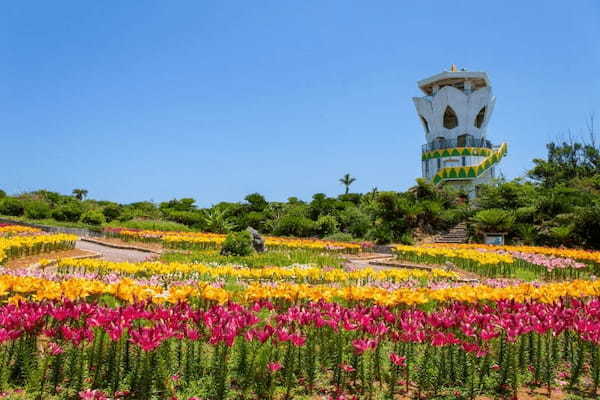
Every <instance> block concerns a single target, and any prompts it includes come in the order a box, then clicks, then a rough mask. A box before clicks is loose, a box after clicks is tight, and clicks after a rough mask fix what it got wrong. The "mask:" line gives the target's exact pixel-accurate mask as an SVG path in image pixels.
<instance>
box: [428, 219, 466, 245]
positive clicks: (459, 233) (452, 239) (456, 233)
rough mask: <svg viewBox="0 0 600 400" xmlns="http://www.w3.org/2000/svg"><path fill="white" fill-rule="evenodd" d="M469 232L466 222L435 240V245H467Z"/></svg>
mask: <svg viewBox="0 0 600 400" xmlns="http://www.w3.org/2000/svg"><path fill="white" fill-rule="evenodd" d="M468 238H469V231H468V229H467V224H466V222H461V223H460V224H458V225H456V226H455V227H454V228H452V229H450V230H449V231H448V232H447V233H444V234H441V235H439V236H438V237H436V238H435V243H467V239H468Z"/></svg>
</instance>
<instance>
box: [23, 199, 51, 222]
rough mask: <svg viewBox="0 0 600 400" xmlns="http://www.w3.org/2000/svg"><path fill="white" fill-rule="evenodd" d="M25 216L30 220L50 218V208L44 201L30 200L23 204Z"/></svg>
mask: <svg viewBox="0 0 600 400" xmlns="http://www.w3.org/2000/svg"><path fill="white" fill-rule="evenodd" d="M25 216H26V217H27V218H30V219H45V218H48V217H50V206H49V205H48V203H46V202H45V201H41V200H31V201H28V202H27V203H25Z"/></svg>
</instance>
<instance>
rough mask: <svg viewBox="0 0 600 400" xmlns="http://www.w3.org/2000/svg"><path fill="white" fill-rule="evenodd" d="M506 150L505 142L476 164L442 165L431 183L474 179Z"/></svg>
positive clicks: (495, 162)
mask: <svg viewBox="0 0 600 400" xmlns="http://www.w3.org/2000/svg"><path fill="white" fill-rule="evenodd" d="M507 152H508V145H507V144H506V143H502V144H501V145H500V147H499V148H498V149H497V150H494V151H493V152H492V154H490V155H489V156H487V157H486V158H484V159H483V160H482V161H481V162H480V163H479V164H477V165H467V166H464V167H444V168H441V169H439V170H438V171H437V172H436V174H435V175H434V177H433V179H432V180H433V183H434V184H438V183H441V182H443V181H449V180H464V179H474V178H477V177H479V176H481V174H483V173H484V172H485V171H487V170H488V169H489V168H491V167H493V166H494V165H496V164H497V163H498V162H499V161H500V159H501V158H502V157H504V156H505V155H506V153H507Z"/></svg>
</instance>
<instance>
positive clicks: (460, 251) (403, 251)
mask: <svg viewBox="0 0 600 400" xmlns="http://www.w3.org/2000/svg"><path fill="white" fill-rule="evenodd" d="M394 251H395V252H397V253H399V254H400V255H409V256H413V257H423V256H426V257H439V258H440V262H443V261H444V260H443V259H446V258H460V259H463V260H470V261H474V262H476V263H479V264H482V265H490V264H498V263H507V264H512V263H513V262H514V258H513V257H512V256H511V255H509V254H496V253H493V252H483V251H477V250H475V248H454V247H451V246H437V245H436V246H430V245H426V246H405V245H397V246H394Z"/></svg>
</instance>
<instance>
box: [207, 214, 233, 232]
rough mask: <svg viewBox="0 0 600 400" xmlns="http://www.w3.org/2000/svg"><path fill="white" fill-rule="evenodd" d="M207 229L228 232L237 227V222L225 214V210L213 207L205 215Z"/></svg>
mask: <svg viewBox="0 0 600 400" xmlns="http://www.w3.org/2000/svg"><path fill="white" fill-rule="evenodd" d="M204 222H205V224H206V229H207V230H208V231H209V232H214V233H227V232H231V231H232V230H233V229H234V228H235V224H234V223H233V222H231V221H229V219H227V217H226V216H225V210H222V209H219V208H213V209H212V210H210V211H208V212H207V213H206V216H205V217H204Z"/></svg>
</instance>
